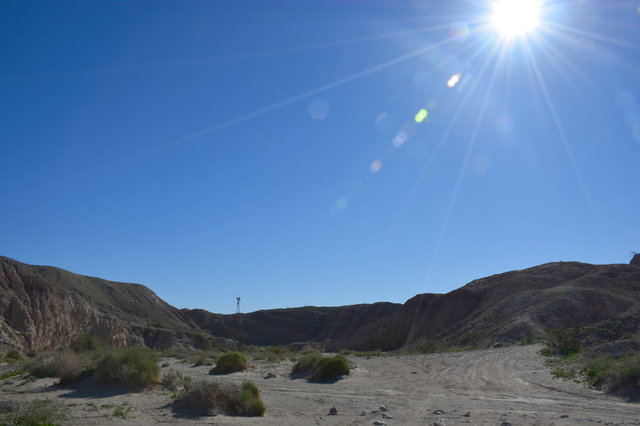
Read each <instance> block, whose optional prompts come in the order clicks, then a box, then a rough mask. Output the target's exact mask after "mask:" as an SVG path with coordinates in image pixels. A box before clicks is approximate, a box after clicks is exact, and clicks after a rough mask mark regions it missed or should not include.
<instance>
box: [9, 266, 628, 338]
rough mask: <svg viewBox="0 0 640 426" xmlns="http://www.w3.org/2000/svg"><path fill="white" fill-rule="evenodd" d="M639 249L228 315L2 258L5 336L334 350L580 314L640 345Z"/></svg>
mask: <svg viewBox="0 0 640 426" xmlns="http://www.w3.org/2000/svg"><path fill="white" fill-rule="evenodd" d="M638 263H640V257H639V255H636V256H635V257H634V259H633V260H632V261H631V263H630V264H614V265H591V264H586V263H578V262H556V263H548V264H544V265H540V266H536V267H532V268H528V269H524V270H520V271H511V272H506V273H502V274H497V275H493V276H490V277H486V278H482V279H478V280H475V281H472V282H471V283H469V284H467V285H465V286H464V287H461V288H459V289H457V290H454V291H452V292H449V293H447V294H428V293H427V294H419V295H417V296H415V297H413V298H411V299H409V300H408V301H407V302H405V303H404V304H402V305H400V304H394V303H384V302H381V303H375V304H362V305H352V306H340V307H312V306H308V307H302V308H294V309H272V310H263V311H257V312H252V313H247V314H235V315H221V314H215V313H210V312H207V311H205V310H201V309H194V310H189V309H182V310H178V309H176V308H174V307H172V306H170V305H169V304H167V303H166V302H164V301H163V300H161V299H160V298H159V297H158V296H156V295H155V294H154V293H153V292H152V291H151V290H149V289H148V288H147V287H145V286H142V285H139V284H126V283H116V282H111V281H107V280H103V279H100V278H93V277H86V276H82V275H77V274H73V273H71V272H68V271H64V270H62V269H59V268H54V267H49V266H32V265H26V264H23V263H20V262H18V261H15V260H12V259H9V258H6V257H0V290H1V292H2V293H1V298H0V345H2V346H6V347H15V348H19V349H22V350H29V349H47V348H53V347H55V346H57V345H67V344H69V342H70V341H71V340H72V339H73V338H74V337H75V336H76V335H78V334H80V333H90V334H95V335H97V336H99V337H101V338H102V339H104V340H105V341H107V342H109V343H110V344H111V345H113V346H122V345H132V344H144V345H147V346H150V347H156V348H163V347H168V346H171V345H175V344H179V345H185V346H195V347H206V346H207V345H210V344H211V343H212V342H213V340H214V339H220V338H228V339H234V340H236V341H239V342H242V343H245V344H254V345H272V344H289V343H294V342H321V343H322V344H323V346H324V347H325V348H327V349H337V348H350V349H383V350H393V349H398V348H403V347H417V346H419V345H424V344H429V345H431V344H434V345H444V346H451V345H468V344H472V345H486V344H490V343H495V342H509V341H518V340H527V339H531V338H535V337H536V336H539V335H540V334H541V332H542V330H543V329H544V328H545V327H547V326H554V325H558V324H573V323H579V324H581V325H583V326H585V327H587V329H588V331H589V333H588V336H587V337H588V339H587V340H589V341H591V342H593V343H602V342H607V341H616V342H618V343H620V342H622V343H623V344H625V345H627V346H629V347H640V345H639V344H638V342H639V341H640V328H639V324H640V321H639V320H640V265H638Z"/></svg>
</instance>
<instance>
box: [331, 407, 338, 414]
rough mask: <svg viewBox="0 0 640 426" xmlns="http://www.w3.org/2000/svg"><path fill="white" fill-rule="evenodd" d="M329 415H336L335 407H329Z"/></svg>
mask: <svg viewBox="0 0 640 426" xmlns="http://www.w3.org/2000/svg"><path fill="white" fill-rule="evenodd" d="M329 415H330V416H337V415H338V410H337V409H336V407H331V408H330V409H329Z"/></svg>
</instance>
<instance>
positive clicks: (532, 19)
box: [491, 0, 541, 38]
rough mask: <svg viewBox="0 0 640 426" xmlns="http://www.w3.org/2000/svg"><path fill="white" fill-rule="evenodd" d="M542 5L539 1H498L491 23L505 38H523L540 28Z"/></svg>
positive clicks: (494, 4) (494, 6)
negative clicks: (539, 19)
mask: <svg viewBox="0 0 640 426" xmlns="http://www.w3.org/2000/svg"><path fill="white" fill-rule="evenodd" d="M540 5H541V2H540V1H539V0H496V1H495V2H494V3H493V13H492V15H491V21H492V23H493V26H494V27H495V28H496V30H497V31H498V32H499V33H500V35H502V36H503V37H506V38H513V37H522V36H524V35H526V34H527V33H530V32H531V31H533V30H535V29H536V27H537V26H538V24H539V21H538V17H539V15H540Z"/></svg>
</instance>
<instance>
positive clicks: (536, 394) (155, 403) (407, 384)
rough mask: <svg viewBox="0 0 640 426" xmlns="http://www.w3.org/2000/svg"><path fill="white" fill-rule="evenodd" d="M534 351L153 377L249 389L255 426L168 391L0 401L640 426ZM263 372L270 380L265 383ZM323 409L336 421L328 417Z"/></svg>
mask: <svg viewBox="0 0 640 426" xmlns="http://www.w3.org/2000/svg"><path fill="white" fill-rule="evenodd" d="M539 349H540V346H536V345H533V346H522V347H521V346H515V347H506V348H498V349H491V350H481V351H472V352H457V353H443V354H429V355H403V356H384V357H371V358H360V357H350V358H349V359H350V361H351V362H352V364H355V365H356V367H355V368H354V369H353V370H352V373H351V376H349V378H347V379H343V380H339V381H338V382H336V383H331V384H318V383H307V382H306V381H305V380H300V379H297V380H294V379H290V378H289V376H288V373H289V371H290V370H291V366H292V363H291V362H290V361H282V362H279V363H268V362H265V361H256V362H254V363H253V368H252V369H251V370H249V371H246V372H242V373H234V374H230V375H226V376H216V377H214V376H211V375H209V374H208V372H209V370H210V368H211V367H207V366H199V367H192V366H191V365H190V364H185V363H182V362H181V361H180V360H176V359H164V360H162V364H163V367H162V374H165V373H166V372H168V371H169V370H170V369H173V370H176V371H179V372H180V373H182V374H184V375H187V376H191V377H193V379H194V380H198V379H207V380H221V381H231V382H237V383H240V382H242V381H244V380H251V381H253V382H255V383H256V384H257V385H258V386H259V387H260V389H261V391H262V399H263V401H264V403H265V405H266V406H267V413H266V415H265V417H261V418H244V417H229V416H222V415H218V416H213V417H185V416H184V415H183V414H182V413H179V412H175V411H173V410H172V404H171V403H172V399H171V392H169V391H167V390H166V389H164V388H162V387H159V386H158V387H155V388H153V389H149V390H146V391H143V392H132V391H130V390H127V389H124V388H115V387H105V386H102V385H98V384H96V383H95V382H93V381H91V380H88V381H85V382H83V383H81V384H79V385H78V386H76V387H74V388H61V387H57V386H55V385H54V383H55V382H56V381H57V380H56V379H38V380H35V381H32V382H27V383H25V380H24V378H21V377H16V378H12V379H8V380H3V381H2V382H0V401H4V402H20V403H23V402H27V401H31V400H42V399H51V400H56V401H59V402H61V403H63V404H64V405H65V406H66V407H68V411H67V414H68V417H69V418H68V420H67V421H66V422H65V423H67V424H75V425H87V424H91V425H113V424H149V425H151V424H157V423H178V422H187V423H196V424H220V425H254V424H255V425H258V424H260V425H315V424H317V425H373V424H374V422H378V424H388V425H433V424H434V423H436V422H440V423H442V424H445V425H468V424H471V425H501V424H504V425H505V426H506V425H507V424H512V425H514V426H517V425H541V426H542V425H544V426H548V425H558V426H560V425H602V424H605V425H606V424H608V425H614V424H615V425H640V404H637V403H629V402H625V401H624V400H623V399H620V398H617V397H612V396H608V395H605V394H603V393H601V392H598V391H595V390H593V389H589V388H587V387H585V386H584V385H582V384H578V383H575V382H571V381H567V380H561V379H556V378H553V377H552V376H551V374H550V372H549V367H547V366H546V365H545V363H544V359H543V357H541V356H540V355H538V353H537V352H538V350H539ZM269 373H272V374H274V375H275V378H269V379H265V376H267V374H269ZM332 407H335V408H336V410H337V415H329V410H330V409H331V408H332ZM381 407H382V409H381ZM503 422H506V423H503Z"/></svg>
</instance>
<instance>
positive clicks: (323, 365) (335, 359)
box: [311, 355, 349, 382]
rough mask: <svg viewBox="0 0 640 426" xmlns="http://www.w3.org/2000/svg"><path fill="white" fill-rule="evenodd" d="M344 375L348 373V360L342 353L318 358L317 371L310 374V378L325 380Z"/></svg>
mask: <svg viewBox="0 0 640 426" xmlns="http://www.w3.org/2000/svg"><path fill="white" fill-rule="evenodd" d="M344 375H349V361H347V359H346V358H345V357H343V356H342V355H335V356H331V357H328V358H322V360H320V362H319V363H318V368H317V371H316V372H315V373H314V374H313V376H311V380H312V381H314V382H327V381H330V380H336V379H337V378H338V377H340V376H344Z"/></svg>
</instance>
